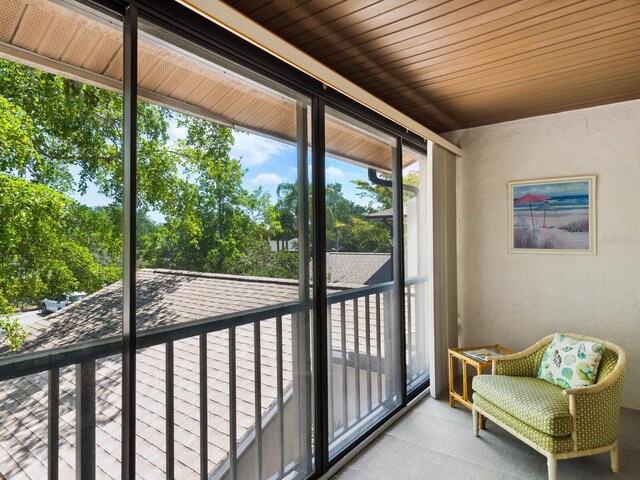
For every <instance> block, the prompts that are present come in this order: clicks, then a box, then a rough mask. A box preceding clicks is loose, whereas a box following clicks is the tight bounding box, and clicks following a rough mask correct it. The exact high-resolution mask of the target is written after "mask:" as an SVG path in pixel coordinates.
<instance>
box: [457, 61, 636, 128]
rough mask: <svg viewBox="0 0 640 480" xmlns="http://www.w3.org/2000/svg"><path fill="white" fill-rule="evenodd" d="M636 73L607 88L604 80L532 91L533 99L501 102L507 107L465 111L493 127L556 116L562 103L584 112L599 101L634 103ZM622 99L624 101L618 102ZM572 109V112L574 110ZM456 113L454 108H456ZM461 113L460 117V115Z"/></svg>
mask: <svg viewBox="0 0 640 480" xmlns="http://www.w3.org/2000/svg"><path fill="white" fill-rule="evenodd" d="M634 75H635V73H632V74H623V75H620V76H619V77H617V78H616V77H613V76H611V77H608V79H607V82H606V85H604V86H603V85H602V81H601V80H597V79H596V80H594V81H585V82H581V83H580V84H572V85H565V86H563V87H562V88H557V89H554V91H553V92H550V91H549V90H548V89H539V90H537V91H532V92H531V94H530V95H528V96H527V97H525V98H522V97H518V98H517V99H514V98H510V99H509V100H505V99H504V98H501V99H500V100H501V101H502V102H504V103H502V104H499V103H497V102H496V101H495V99H494V101H493V102H491V99H490V98H488V99H487V101H484V102H482V103H481V104H478V105H475V106H473V107H470V106H469V105H468V104H465V105H464V111H465V112H467V111H471V112H472V113H473V114H474V115H479V116H482V117H483V118H485V117H486V119H487V121H486V123H484V124H483V125H486V124H490V123H497V122H501V121H504V120H501V118H503V117H504V116H505V115H509V116H510V118H509V120H515V119H517V118H524V117H527V116H532V115H524V112H528V111H534V112H535V115H543V114H546V113H556V112H560V111H564V110H565V109H564V108H560V106H559V105H561V103H559V102H560V101H562V100H565V101H564V104H567V105H569V106H570V107H571V108H578V107H577V106H579V107H580V108H582V107H586V106H594V105H600V103H599V101H600V100H601V99H603V98H606V99H607V100H608V101H609V102H608V103H611V102H615V101H624V100H630V99H631V98H632V97H629V95H630V94H631V93H632V92H634V91H636V92H637V87H635V86H633V85H631V86H630V83H631V82H630V79H631V78H633V77H634ZM567 95H570V96H571V102H566V97H567ZM618 97H620V100H614V99H615V98H618ZM571 108H569V109H571ZM452 109H453V107H452ZM458 113H460V112H459V111H458ZM475 124H476V122H475V121H474V122H473V124H472V123H470V122H468V123H466V124H463V128H466V127H469V126H471V125H475Z"/></svg>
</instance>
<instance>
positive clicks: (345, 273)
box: [327, 252, 393, 285]
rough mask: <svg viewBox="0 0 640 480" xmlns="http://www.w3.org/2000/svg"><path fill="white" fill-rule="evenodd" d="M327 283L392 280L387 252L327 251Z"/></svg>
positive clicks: (372, 282)
mask: <svg viewBox="0 0 640 480" xmlns="http://www.w3.org/2000/svg"><path fill="white" fill-rule="evenodd" d="M327 279H328V283H330V284H336V283H338V284H339V283H345V282H349V283H352V284H353V283H355V284H359V285H375V284H378V283H384V282H390V281H391V280H393V272H392V266H391V255H390V254H388V253H358V252H327Z"/></svg>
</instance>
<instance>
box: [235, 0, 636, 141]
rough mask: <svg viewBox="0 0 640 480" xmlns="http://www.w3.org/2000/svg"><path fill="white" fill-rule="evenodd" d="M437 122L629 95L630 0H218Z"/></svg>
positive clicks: (498, 117)
mask: <svg viewBox="0 0 640 480" xmlns="http://www.w3.org/2000/svg"><path fill="white" fill-rule="evenodd" d="M225 1H226V3H228V4H229V5H231V6H232V7H234V8H236V9H237V10H239V11H240V12H242V13H244V14H245V15H247V16H249V17H250V18H252V19H253V20H255V21H256V22H258V23H260V24H262V25H263V26H264V27H266V28H268V29H269V30H271V31H273V32H274V33H275V34H277V35H279V36H280V37H282V38H283V39H285V40H287V41H288V42H290V43H291V44H293V45H295V46H296V47H298V48H300V49H301V50H303V51H305V52H306V53H308V54H310V55H311V56H313V57H315V58H316V59H317V60H319V61H320V62H322V63H324V64H325V65H327V66H329V67H330V68H333V69H334V70H335V71H337V72H338V73H340V74H342V75H343V76H345V77H346V78H348V79H349V80H351V81H353V82H354V83H356V84H358V85H360V86H361V87H363V88H365V89H366V90H368V91H370V92H371V93H373V94H374V95H376V96H378V97H379V98H381V99H382V100H384V101H386V102H387V103H389V104H390V105H392V106H393V107H395V108H397V109H398V110H400V111H402V112H404V113H405V114H407V115H409V116H411V117H413V118H414V119H415V120H417V121H419V122H420V123H422V124H424V125H425V126H427V127H429V128H431V129H433V130H434V131H436V132H445V131H450V130H456V129H460V128H467V127H474V126H479V125H485V124H491V123H498V122H503V121H508V120H514V119H518V118H524V117H530V116H535V115H543V114H548V113H554V112H559V111H565V110H571V109H576V108H583V107H590V106H595V105H602V104H607V103H614V102H620V101H625V100H630V99H636V98H640V48H639V47H640V1H639V0H614V1H611V0H585V1H578V0H517V1H516V0H482V1H473V0H448V1H445V0H413V1H411V0H298V1H292V0H225Z"/></svg>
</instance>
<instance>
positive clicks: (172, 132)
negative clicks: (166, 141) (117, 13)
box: [169, 122, 187, 142]
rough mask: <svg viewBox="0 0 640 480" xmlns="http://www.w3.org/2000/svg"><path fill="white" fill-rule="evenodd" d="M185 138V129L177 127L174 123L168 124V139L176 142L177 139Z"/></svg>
mask: <svg viewBox="0 0 640 480" xmlns="http://www.w3.org/2000/svg"><path fill="white" fill-rule="evenodd" d="M186 137H187V127H179V126H178V125H177V124H176V123H175V122H171V123H170V124H169V138H170V139H171V140H172V141H174V142H175V141H176V140H178V139H179V138H186Z"/></svg>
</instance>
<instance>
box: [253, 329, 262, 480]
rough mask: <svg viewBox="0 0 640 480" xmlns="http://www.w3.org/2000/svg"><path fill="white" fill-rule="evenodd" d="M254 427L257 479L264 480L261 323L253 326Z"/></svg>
mask: <svg viewBox="0 0 640 480" xmlns="http://www.w3.org/2000/svg"><path fill="white" fill-rule="evenodd" d="M253 371H254V380H253V381H254V392H255V397H254V404H255V405H254V406H255V411H254V416H255V418H254V425H255V433H256V439H255V450H256V478H257V479H258V480H262V358H261V355H260V322H256V323H254V324H253Z"/></svg>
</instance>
